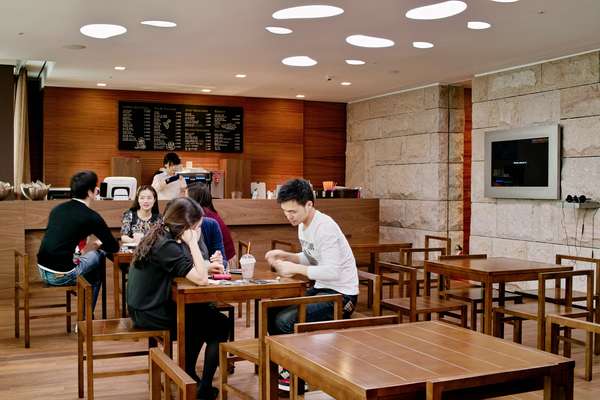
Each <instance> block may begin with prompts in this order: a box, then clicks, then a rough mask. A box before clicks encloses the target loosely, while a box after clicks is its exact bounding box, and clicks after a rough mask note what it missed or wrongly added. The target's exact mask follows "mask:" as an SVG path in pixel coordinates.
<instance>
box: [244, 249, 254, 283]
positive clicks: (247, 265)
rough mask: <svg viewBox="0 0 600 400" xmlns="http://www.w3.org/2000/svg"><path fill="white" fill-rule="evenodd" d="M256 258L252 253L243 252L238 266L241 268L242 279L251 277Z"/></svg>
mask: <svg viewBox="0 0 600 400" xmlns="http://www.w3.org/2000/svg"><path fill="white" fill-rule="evenodd" d="M255 265H256V259H255V258H254V256H253V255H252V254H244V255H243V256H241V257H240V267H241V268H242V279H252V277H253V276H254V266H255Z"/></svg>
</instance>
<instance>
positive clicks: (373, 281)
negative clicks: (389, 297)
mask: <svg viewBox="0 0 600 400" xmlns="http://www.w3.org/2000/svg"><path fill="white" fill-rule="evenodd" d="M357 272H358V281H359V282H360V283H364V284H366V285H368V287H369V288H370V290H371V291H372V293H373V302H372V304H371V310H372V315H373V316H375V317H378V316H380V315H381V296H382V291H383V288H382V284H383V282H382V277H381V275H377V274H372V273H370V272H366V271H362V270H360V269H358V270H357ZM354 314H357V315H361V316H363V314H362V313H357V312H356V311H355V312H354Z"/></svg>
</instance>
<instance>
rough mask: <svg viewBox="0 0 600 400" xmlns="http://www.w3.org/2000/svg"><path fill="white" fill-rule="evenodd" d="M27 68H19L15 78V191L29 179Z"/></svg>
mask: <svg viewBox="0 0 600 400" xmlns="http://www.w3.org/2000/svg"><path fill="white" fill-rule="evenodd" d="M27 118H28V113H27V70H26V69H25V68H21V70H20V71H19V79H18V80H17V92H16V96H15V121H14V126H15V135H14V143H15V148H14V171H15V174H14V180H15V192H18V190H19V189H18V188H19V185H20V184H21V183H24V182H30V181H31V170H30V163H29V124H28V123H27Z"/></svg>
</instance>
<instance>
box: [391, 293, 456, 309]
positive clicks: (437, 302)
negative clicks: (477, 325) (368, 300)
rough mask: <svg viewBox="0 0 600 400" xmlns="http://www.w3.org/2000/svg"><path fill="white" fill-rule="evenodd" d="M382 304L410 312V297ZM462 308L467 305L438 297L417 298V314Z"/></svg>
mask: <svg viewBox="0 0 600 400" xmlns="http://www.w3.org/2000/svg"><path fill="white" fill-rule="evenodd" d="M381 304H382V305H383V306H384V307H386V308H389V309H392V310H395V311H406V312H410V299H409V298H408V297H401V298H395V299H385V300H383V301H382V302H381ZM462 307H465V304H463V303H460V302H458V301H453V300H445V299H440V298H439V297H437V296H423V297H417V313H431V312H434V313H435V312H444V311H449V310H460V309H461V308H462Z"/></svg>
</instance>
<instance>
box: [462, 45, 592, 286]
mask: <svg viewBox="0 0 600 400" xmlns="http://www.w3.org/2000/svg"><path fill="white" fill-rule="evenodd" d="M599 83H600V53H599V52H594V53H588V54H584V55H579V56H575V57H571V58H567V59H562V60H557V61H552V62H547V63H543V64H538V65H533V66H528V67H524V68H520V69H515V70H511V71H505V72H500V73H497V74H492V75H487V76H482V77H477V78H475V79H474V80H473V157H472V184H471V193H472V194H471V200H472V219H471V221H472V222H471V238H470V241H471V249H470V250H471V252H472V253H476V252H485V253H488V254H490V255H492V256H515V257H520V258H527V259H531V260H538V261H546V262H554V256H555V254H556V253H564V254H571V255H582V256H591V255H592V251H593V255H594V256H595V257H600V250H598V247H600V221H598V217H597V216H596V213H595V211H594V210H591V211H587V212H586V211H584V210H575V209H571V208H563V203H562V202H561V201H558V200H556V201H545V200H510V199H490V198H485V197H484V194H483V193H484V186H483V184H484V182H483V169H484V164H483V159H484V140H483V139H484V135H485V132H486V131H488V130H497V129H507V128H519V127H526V126H534V125H543V124H550V123H560V124H561V125H562V126H563V140H562V141H563V143H562V172H561V192H562V195H561V197H562V198H565V197H566V195H567V194H570V193H578V194H579V193H581V194H585V195H586V196H588V197H592V198H594V199H600V84H599ZM584 225H585V226H584ZM582 229H583V233H582ZM594 249H595V250H594ZM578 267H581V268H583V267H587V266H584V265H581V266H578ZM522 286H535V285H534V284H533V283H532V284H529V285H522Z"/></svg>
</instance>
